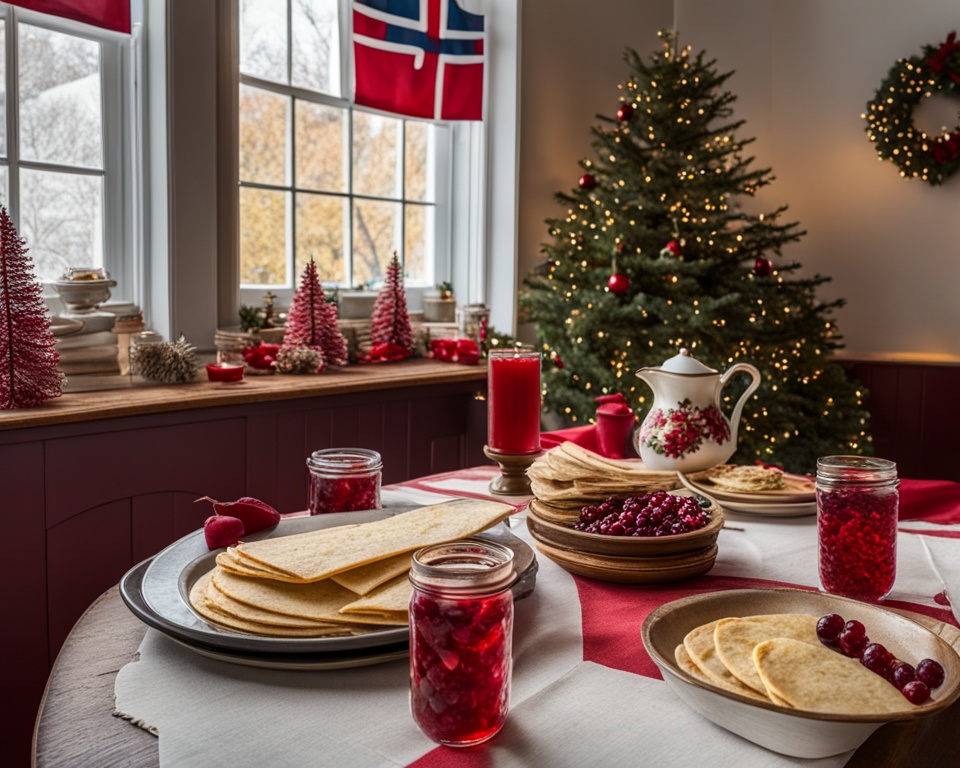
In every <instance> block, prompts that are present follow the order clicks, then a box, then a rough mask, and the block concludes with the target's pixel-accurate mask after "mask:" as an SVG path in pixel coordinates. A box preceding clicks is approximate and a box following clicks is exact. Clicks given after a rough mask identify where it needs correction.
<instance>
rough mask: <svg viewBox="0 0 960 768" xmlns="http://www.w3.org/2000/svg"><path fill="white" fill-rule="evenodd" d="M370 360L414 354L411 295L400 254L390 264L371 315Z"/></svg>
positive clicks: (390, 358) (398, 357) (375, 360)
mask: <svg viewBox="0 0 960 768" xmlns="http://www.w3.org/2000/svg"><path fill="white" fill-rule="evenodd" d="M370 319H371V327H370V341H371V342H372V345H373V346H372V347H371V349H370V355H369V356H368V357H367V360H368V361H369V362H382V361H386V360H403V359H405V358H408V357H410V356H411V355H413V331H412V330H411V329H410V313H409V312H408V311H407V296H406V293H405V292H404V290H403V269H402V268H401V266H400V260H399V259H398V258H397V254H396V253H394V254H393V258H392V259H391V260H390V265H389V266H388V267H387V277H386V280H385V281H384V283H383V288H381V289H380V293H379V294H377V300H376V302H375V303H374V305H373V314H372V315H371V318H370Z"/></svg>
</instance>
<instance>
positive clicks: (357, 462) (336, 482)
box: [307, 448, 383, 515]
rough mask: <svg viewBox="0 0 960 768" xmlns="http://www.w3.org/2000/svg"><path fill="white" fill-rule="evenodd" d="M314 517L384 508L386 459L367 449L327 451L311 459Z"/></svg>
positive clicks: (311, 492)
mask: <svg viewBox="0 0 960 768" xmlns="http://www.w3.org/2000/svg"><path fill="white" fill-rule="evenodd" d="M307 467H308V469H309V470H310V485H309V499H310V514H311V515H322V514H326V513H328V512H353V511H356V510H361V509H380V476H381V470H382V468H383V460H382V459H381V458H380V454H379V453H377V452H376V451H369V450H367V449H366V448H325V449H322V450H319V451H314V452H313V453H312V454H311V455H310V458H309V459H307Z"/></svg>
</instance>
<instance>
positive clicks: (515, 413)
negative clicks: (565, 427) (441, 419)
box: [487, 349, 540, 453]
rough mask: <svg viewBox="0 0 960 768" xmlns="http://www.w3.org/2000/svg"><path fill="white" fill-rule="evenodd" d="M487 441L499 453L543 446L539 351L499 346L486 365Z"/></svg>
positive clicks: (528, 450) (538, 448) (491, 353)
mask: <svg viewBox="0 0 960 768" xmlns="http://www.w3.org/2000/svg"><path fill="white" fill-rule="evenodd" d="M487 444H488V446H489V447H490V448H491V449H492V450H494V451H499V452H500V453H536V452H537V451H539V450H540V353H539V352H531V351H529V350H513V349H498V350H493V351H492V352H490V358H489V367H488V369H487Z"/></svg>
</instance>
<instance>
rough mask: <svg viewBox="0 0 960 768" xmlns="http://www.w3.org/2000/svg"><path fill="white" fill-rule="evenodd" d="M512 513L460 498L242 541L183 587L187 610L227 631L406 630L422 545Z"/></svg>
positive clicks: (507, 508) (304, 633)
mask: <svg viewBox="0 0 960 768" xmlns="http://www.w3.org/2000/svg"><path fill="white" fill-rule="evenodd" d="M511 512H513V507H511V506H509V505H507V504H501V503H498V502H493V501H478V500H467V499H461V500H458V501H454V502H448V503H444V504H435V505H432V506H429V507H421V508H419V509H415V510H412V511H410V512H405V513H403V514H399V515H394V516H392V517H386V518H384V519H382V520H378V521H375V522H370V523H362V524H358V525H345V526H340V527H336V528H324V529H320V530H316V531H311V532H309V533H301V534H296V535H292V536H276V537H272V538H268V539H263V540H261V541H253V542H246V543H240V544H238V545H237V546H236V547H230V548H228V549H227V550H226V551H224V552H221V553H220V554H219V555H217V560H216V566H215V567H214V568H213V569H212V570H211V571H208V572H207V573H205V574H203V575H202V576H201V577H200V578H199V579H197V581H196V582H195V583H194V585H193V586H192V587H191V589H190V594H189V601H190V605H191V606H192V607H193V609H194V610H195V611H196V612H197V613H198V614H199V615H200V616H201V617H203V618H204V619H205V620H206V621H208V622H210V623H212V624H215V625H219V626H221V627H223V628H226V629H229V630H231V631H237V632H244V633H250V634H256V635H266V636H278V637H326V636H338V635H356V634H362V633H365V632H370V631H374V630H377V629H379V628H383V627H385V626H403V625H405V624H407V621H408V615H407V605H408V603H409V600H410V584H409V580H408V578H407V572H408V571H409V569H410V563H411V557H412V554H413V552H415V551H416V550H417V549H420V548H421V547H425V546H429V545H431V544H439V543H442V542H445V541H453V540H456V539H461V538H465V537H469V536H472V535H474V534H476V533H479V532H480V531H482V530H484V529H486V528H489V527H490V526H491V525H494V524H496V523H498V522H500V521H501V520H503V519H505V518H506V517H507V516H508V515H509V514H510V513H511Z"/></svg>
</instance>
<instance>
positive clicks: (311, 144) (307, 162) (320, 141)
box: [294, 99, 349, 192]
mask: <svg viewBox="0 0 960 768" xmlns="http://www.w3.org/2000/svg"><path fill="white" fill-rule="evenodd" d="M296 111H297V117H296V136H295V138H294V144H295V146H296V148H297V174H296V186H297V188H298V189H323V190H327V191H330V192H346V191H347V173H348V170H347V165H348V162H349V158H348V157H347V156H346V155H345V153H344V145H345V144H346V140H347V138H346V133H347V116H348V113H347V112H346V111H345V110H343V109H338V108H336V107H327V106H324V105H323V104H312V103H311V102H309V101H300V100H299V99H298V100H297V101H296Z"/></svg>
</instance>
